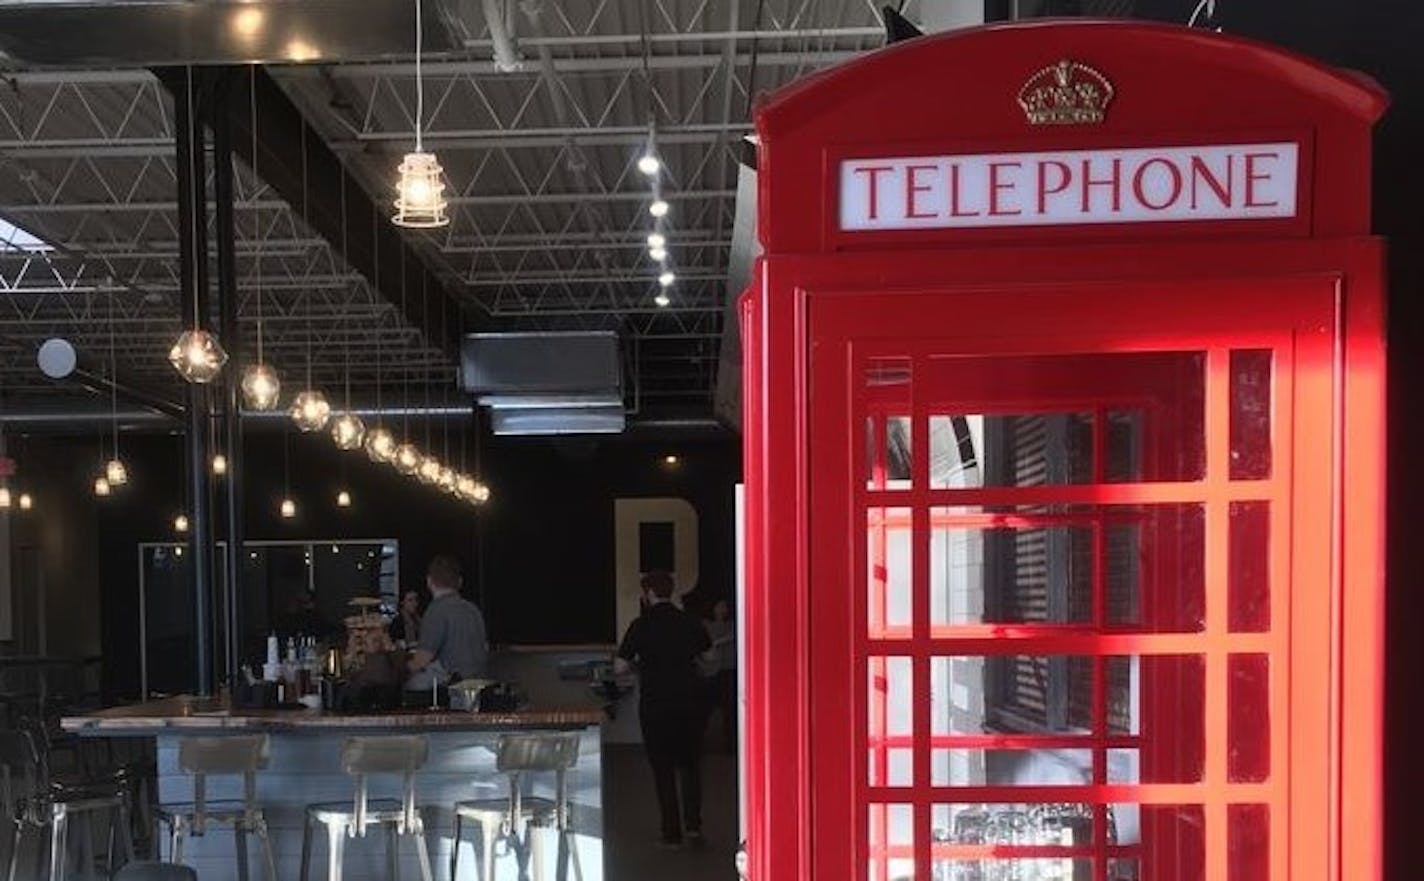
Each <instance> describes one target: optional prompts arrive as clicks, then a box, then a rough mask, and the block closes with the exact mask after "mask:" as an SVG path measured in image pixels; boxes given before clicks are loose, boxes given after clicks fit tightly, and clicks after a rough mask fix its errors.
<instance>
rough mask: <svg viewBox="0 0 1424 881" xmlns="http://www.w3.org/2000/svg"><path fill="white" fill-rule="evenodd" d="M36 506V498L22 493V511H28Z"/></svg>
mask: <svg viewBox="0 0 1424 881" xmlns="http://www.w3.org/2000/svg"><path fill="white" fill-rule="evenodd" d="M34 506H35V500H34V497H33V496H31V495H30V494H29V493H20V510H21V511H28V510H30V509H31V508H33V507H34Z"/></svg>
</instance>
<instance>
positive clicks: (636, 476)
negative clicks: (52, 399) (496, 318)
mask: <svg viewBox="0 0 1424 881" xmlns="http://www.w3.org/2000/svg"><path fill="white" fill-rule="evenodd" d="M417 434H418V432H417ZM284 443H288V444H289V445H290V446H289V451H290V468H289V472H290V483H291V495H292V498H293V499H295V500H296V502H297V505H298V516H297V518H295V519H293V520H283V519H282V518H281V517H280V516H279V515H278V504H279V502H280V500H281V498H282V494H283V445H284ZM91 446H92V444H91ZM434 446H435V447H437V448H438V447H440V443H439V442H438V441H437V442H436V443H435V444H434ZM669 453H675V454H677V455H678V456H679V457H680V460H681V461H680V464H679V465H678V466H677V467H675V468H670V467H668V466H666V465H665V464H664V463H663V461H662V460H663V457H664V456H665V455H667V454H669ZM181 455H182V442H181V438H178V437H166V436H152V435H150V436H145V437H141V438H133V439H129V440H127V441H126V443H125V450H124V456H125V459H126V460H127V461H128V462H129V466H130V472H131V473H132V475H133V477H132V483H131V485H130V486H128V487H126V488H125V489H124V490H122V491H121V492H118V493H116V494H115V495H114V496H112V497H110V498H109V499H107V500H103V501H99V500H95V499H93V498H92V497H89V496H88V495H87V486H88V482H89V480H92V477H89V476H88V475H87V474H86V473H85V472H84V471H83V469H82V468H81V469H80V473H79V474H78V475H77V478H76V480H77V481H80V482H82V485H80V483H79V482H76V486H75V487H74V491H75V492H77V493H80V495H79V498H80V500H81V509H82V510H83V511H84V512H88V511H93V512H94V513H92V514H87V513H86V514H85V516H91V517H94V518H97V522H98V524H99V532H100V538H99V540H98V543H97V544H98V554H99V559H100V560H102V561H104V566H103V567H102V573H101V575H100V577H99V581H98V588H99V597H100V598H101V601H102V606H103V616H102V621H103V635H104V639H103V643H104V655H105V668H106V676H107V690H108V691H109V693H110V694H112V695H113V696H114V697H116V698H117V697H123V696H131V695H134V694H136V692H137V689H138V665H139V656H138V647H137V645H136V640H137V638H138V632H139V626H138V614H139V612H138V604H137V597H138V570H137V557H136V551H135V547H136V546H137V545H138V543H140V542H151V541H173V540H175V539H176V538H177V536H176V535H175V533H174V532H173V528H172V518H173V516H174V514H176V513H177V512H178V511H180V510H182V509H183V508H185V507H186V505H185V503H184V502H183V496H182V493H183V482H182V459H181ZM246 455H247V478H246V480H245V481H244V486H245V487H246V493H247V499H246V520H245V523H246V529H247V539H248V540H249V541H258V540H263V539H316V540H330V539H341V538H352V539H362V538H376V539H379V538H395V539H397V540H398V541H399V543H400V560H401V584H402V585H403V586H419V585H423V584H424V572H425V566H426V564H427V562H428V561H429V559H430V557H431V556H432V555H434V554H437V553H451V554H454V555H456V556H457V557H459V558H460V559H461V561H462V562H463V564H464V567H465V572H466V577H465V585H466V589H465V590H466V594H467V595H469V596H470V597H471V598H472V599H474V600H475V601H476V602H478V603H479V604H480V605H481V606H482V607H483V608H484V610H485V615H486V618H487V620H488V626H489V631H490V639H491V640H492V641H494V642H495V643H503V644H508V643H521V644H528V643H609V642H613V641H615V640H616V638H617V636H618V635H617V634H615V633H614V632H613V631H614V585H613V575H614V534H613V529H614V527H613V502H614V499H616V498H619V497H647V496H676V497H680V498H685V499H687V500H688V501H690V502H691V503H692V504H693V506H694V507H696V508H697V510H698V515H699V522H700V524H701V528H700V529H701V534H700V536H699V546H700V551H701V552H700V558H701V583H700V585H699V590H700V591H702V592H705V593H708V594H710V595H722V594H724V593H730V592H731V590H732V584H733V577H734V573H733V569H734V562H735V561H734V557H733V553H734V536H733V526H734V524H733V496H732V493H733V489H732V487H733V484H735V482H736V481H737V480H738V479H739V477H740V473H741V464H740V456H739V452H738V445H737V443H736V442H735V441H734V440H731V439H726V438H723V439H718V440H701V441H688V442H678V443H653V442H646V441H640V440H636V439H629V438H625V437H621V436H618V437H608V438H603V439H594V438H569V439H562V440H548V439H520V440H510V441H503V442H501V441H498V440H496V441H487V442H486V448H485V450H484V451H483V458H484V469H483V470H484V474H485V479H486V482H487V483H489V484H490V486H491V488H492V490H493V493H494V495H493V498H492V500H491V501H490V502H489V504H488V505H486V506H485V507H484V508H481V509H475V508H472V507H470V506H469V505H466V504H462V503H459V502H456V501H454V500H453V499H450V498H449V497H447V496H446V495H444V494H443V493H441V492H439V491H437V490H435V489H433V488H430V487H426V486H423V485H420V484H418V483H416V482H414V481H412V480H410V479H408V478H405V477H403V476H401V475H399V474H397V473H396V472H395V471H394V470H393V469H391V468H390V467H389V466H384V465H380V466H378V465H374V464H372V463H370V462H369V461H367V460H366V458H365V456H364V455H362V454H354V453H353V454H343V453H340V452H339V451H338V450H336V449H335V447H333V446H332V444H331V442H330V440H329V439H328V438H327V437H326V436H325V435H314V436H304V435H301V434H298V433H295V432H294V433H292V434H291V435H290V436H289V437H287V438H285V439H284V436H283V432H281V431H279V430H273V429H270V428H268V429H258V430H255V431H251V432H248V434H247V436H246ZM92 458H93V455H92V454H91V455H90V456H89V459H92ZM452 458H453V457H452ZM87 462H88V460H87V459H86V460H85V462H84V463H83V464H85V465H87ZM343 463H344V468H345V472H346V474H345V486H346V487H347V488H348V489H349V490H350V492H351V494H352V497H353V501H354V504H353V506H352V507H351V508H349V509H342V508H338V507H337V506H336V492H337V490H338V488H339V486H338V484H340V483H341V482H342V480H341V476H340V475H341V469H342V468H343ZM218 485H219V487H221V486H222V481H221V480H219V481H218ZM219 526H220V528H221V521H219ZM219 538H221V533H220V534H219Z"/></svg>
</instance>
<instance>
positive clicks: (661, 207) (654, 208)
mask: <svg viewBox="0 0 1424 881" xmlns="http://www.w3.org/2000/svg"><path fill="white" fill-rule="evenodd" d="M648 213H649V214H651V215H653V216H654V217H667V213H668V203H667V202H666V201H664V200H663V199H654V200H653V203H652V204H651V205H649V206H648Z"/></svg>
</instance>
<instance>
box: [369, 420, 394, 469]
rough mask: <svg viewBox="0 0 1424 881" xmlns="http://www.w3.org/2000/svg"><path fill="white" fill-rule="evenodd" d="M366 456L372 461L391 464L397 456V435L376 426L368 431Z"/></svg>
mask: <svg viewBox="0 0 1424 881" xmlns="http://www.w3.org/2000/svg"><path fill="white" fill-rule="evenodd" d="M366 456H367V457H368V458H369V459H370V460H371V461H372V462H379V463H382V464H386V465H389V464H390V463H391V462H393V461H394V460H395V458H396V437H395V435H393V434H391V433H390V432H389V431H387V430H386V429H385V428H383V427H381V426H376V427H375V428H373V429H371V430H370V431H369V432H367V433H366Z"/></svg>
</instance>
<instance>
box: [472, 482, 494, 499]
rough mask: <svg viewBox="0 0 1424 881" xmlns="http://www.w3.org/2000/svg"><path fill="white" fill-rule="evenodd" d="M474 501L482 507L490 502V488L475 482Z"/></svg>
mask: <svg viewBox="0 0 1424 881" xmlns="http://www.w3.org/2000/svg"><path fill="white" fill-rule="evenodd" d="M474 500H475V503H476V504H478V505H483V504H484V503H485V502H488V501H489V500H490V488H489V487H487V486H485V485H484V484H483V483H481V482H480V481H478V480H477V481H475V491H474Z"/></svg>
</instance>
